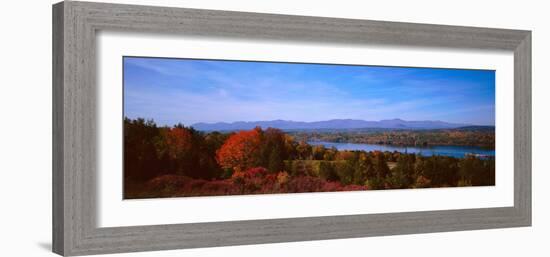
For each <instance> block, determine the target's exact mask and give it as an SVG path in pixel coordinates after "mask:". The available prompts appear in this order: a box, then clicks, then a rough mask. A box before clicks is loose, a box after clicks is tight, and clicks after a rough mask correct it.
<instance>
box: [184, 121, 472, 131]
mask: <svg viewBox="0 0 550 257" xmlns="http://www.w3.org/2000/svg"><path fill="white" fill-rule="evenodd" d="M192 126H193V127H194V128H195V129H197V130H202V131H214V130H218V131H227V130H230V131H231V130H248V129H252V128H254V127H257V126H259V127H262V128H268V127H272V128H278V129H282V130H299V129H307V130H309V129H361V128H385V129H450V128H460V127H466V126H472V125H471V124H460V123H449V122H444V121H438V120H437V121H431V120H424V121H406V120H402V119H392V120H381V121H366V120H353V119H335V120H326V121H314V122H303V121H288V120H271V121H237V122H231V123H227V122H217V123H195V124H193V125H192Z"/></svg>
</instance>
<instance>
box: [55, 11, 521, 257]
mask: <svg viewBox="0 0 550 257" xmlns="http://www.w3.org/2000/svg"><path fill="white" fill-rule="evenodd" d="M53 69H54V70H53V103H54V106H53V129H54V135H53V136H54V138H53V145H54V149H53V251H54V252H56V253H58V254H60V255H65V256H70V255H88V254H102V253H117V252H133V251H150V250H163V249H180V248H196V247H213V246H229V245H241V244H260V243H275V242H291V241H304V240H322V239H337V238H351V237H367V236H382V235H396V234H411V233H428V232H442V231H458V230H473V229H489V228H505V227H520V226H530V225H531V32H530V31H522V30H508V29H493V28H474V27H458V26H443V25H429V24H412V23H398V22H385V21H369V20H350V19H335V18H321V17H302V16H289V15H275V14H259V13H243V12H229V11H212V10H198V9H184V8H168V7H151V6H137V5H119V4H107V3H91V2H75V1H65V2H61V3H58V4H56V5H54V6H53Z"/></svg>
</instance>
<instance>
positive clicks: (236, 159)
mask: <svg viewBox="0 0 550 257" xmlns="http://www.w3.org/2000/svg"><path fill="white" fill-rule="evenodd" d="M261 133H262V131H261V129H260V128H255V129H253V130H248V131H240V132H238V133H235V134H233V135H231V136H230V137H229V138H228V139H227V140H226V141H225V143H224V144H223V145H222V147H221V148H220V149H219V150H218V151H217V152H216V160H217V161H218V164H219V165H220V166H221V167H222V168H224V169H233V170H235V171H243V170H246V169H247V168H251V167H255V166H256V165H257V164H258V163H259V162H260V161H261V156H260V146H261V141H262V140H261Z"/></svg>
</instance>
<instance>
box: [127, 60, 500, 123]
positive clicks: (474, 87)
mask: <svg viewBox="0 0 550 257" xmlns="http://www.w3.org/2000/svg"><path fill="white" fill-rule="evenodd" d="M123 61H124V115H125V116H126V117H129V118H137V117H142V118H147V119H154V120H155V121H156V122H157V124H160V125H174V124H176V123H183V124H184V125H192V124H194V123H197V122H209V123H210V122H233V121H259V120H277V119H282V120H293V121H321V120H330V119H362V120H383V119H394V118H400V119H404V120H442V121H446V122H457V123H468V124H474V125H494V124H495V72H494V71H484V70H456V69H430V68H403V67H377V66H350V65H322V64H294V63H272V62H240V61H216V60H189V59H163V58H137V57H124V59H123Z"/></svg>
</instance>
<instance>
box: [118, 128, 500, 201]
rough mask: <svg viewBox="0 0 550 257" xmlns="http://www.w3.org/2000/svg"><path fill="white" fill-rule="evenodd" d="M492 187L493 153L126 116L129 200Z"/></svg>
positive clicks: (493, 181) (125, 152)
mask: <svg viewBox="0 0 550 257" xmlns="http://www.w3.org/2000/svg"><path fill="white" fill-rule="evenodd" d="M381 135H384V134H381ZM348 136H349V135H348ZM351 137H353V134H351ZM386 137H387V136H386ZM392 138H393V137H392ZM386 139H387V138H381V140H386ZM392 140H394V139H392ZM479 140H481V141H482V142H486V141H483V140H482V139H479ZM490 140H491V139H490V138H489V139H487V142H490ZM492 140H494V137H493V139H492ZM483 144H485V143H483ZM488 144H490V143H488ZM494 184H495V161H494V158H477V157H475V156H467V157H465V158H453V157H447V156H429V157H428V156H420V155H415V154H406V153H400V152H380V151H370V152H366V151H338V150H337V149H336V148H326V147H324V146H322V145H316V146H312V145H310V144H308V143H307V140H306V138H304V136H303V135H298V134H296V133H286V132H284V131H281V130H279V129H276V128H265V129H262V128H260V127H256V128H254V129H251V130H242V131H235V132H224V133H221V132H202V131H198V130H195V129H194V128H192V127H186V126H184V125H182V124H178V125H175V126H172V127H168V126H157V124H156V123H155V122H154V121H152V120H145V119H141V118H138V119H128V118H125V119H124V198H125V199H138V198H159V197H185V196H215V195H242V194H274V193H301V192H332V191H354V190H378V189H405V188H434V187H457V186H490V185H494Z"/></svg>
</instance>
